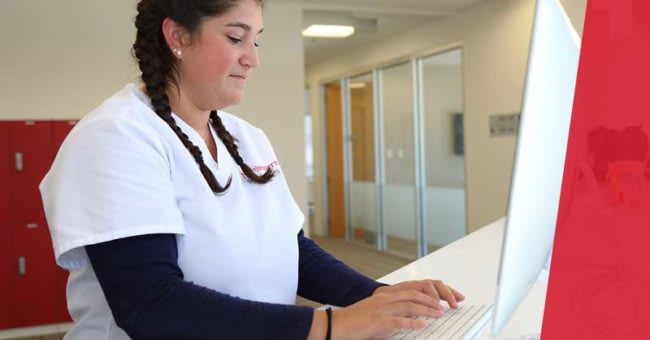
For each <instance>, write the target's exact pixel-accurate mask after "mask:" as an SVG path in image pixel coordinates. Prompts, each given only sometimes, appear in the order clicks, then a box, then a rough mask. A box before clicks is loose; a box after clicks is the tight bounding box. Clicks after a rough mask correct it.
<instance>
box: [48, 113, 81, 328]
mask: <svg viewBox="0 0 650 340" xmlns="http://www.w3.org/2000/svg"><path fill="white" fill-rule="evenodd" d="M76 123H77V121H75V120H66V121H55V122H52V124H53V126H52V128H53V137H54V141H53V143H52V147H53V150H54V152H53V155H54V156H56V154H57V153H58V151H59V148H60V147H61V144H63V141H64V140H65V137H66V136H67V135H68V133H70V130H72V128H73V127H74V126H75V124H76ZM67 283H68V272H67V271H66V270H63V269H62V268H61V267H58V266H57V268H56V310H57V311H56V315H57V321H60V322H70V321H72V318H71V317H70V314H69V313H68V304H67V300H66V286H67Z"/></svg>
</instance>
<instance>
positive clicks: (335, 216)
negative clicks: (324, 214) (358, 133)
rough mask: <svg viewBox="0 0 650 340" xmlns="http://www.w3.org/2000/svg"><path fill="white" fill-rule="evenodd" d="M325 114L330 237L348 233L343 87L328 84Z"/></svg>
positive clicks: (342, 235)
mask: <svg viewBox="0 0 650 340" xmlns="http://www.w3.org/2000/svg"><path fill="white" fill-rule="evenodd" d="M325 117H326V127H327V131H326V133H325V138H326V143H327V192H328V195H327V197H328V207H329V219H328V222H329V223H328V224H329V225H328V229H329V236H331V237H344V236H345V195H344V188H345V183H344V177H343V116H342V105H341V87H340V86H339V85H338V84H329V85H326V86H325Z"/></svg>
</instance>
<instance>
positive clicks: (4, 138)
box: [0, 122, 17, 329]
mask: <svg viewBox="0 0 650 340" xmlns="http://www.w3.org/2000/svg"><path fill="white" fill-rule="evenodd" d="M9 166H10V157H9V123H8V122H0V329H6V328H11V327H13V326H14V277H15V273H16V270H17V266H16V262H14V256H13V242H12V236H11V229H10V228H9Z"/></svg>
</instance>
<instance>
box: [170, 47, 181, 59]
mask: <svg viewBox="0 0 650 340" xmlns="http://www.w3.org/2000/svg"><path fill="white" fill-rule="evenodd" d="M172 51H174V54H175V55H176V56H177V57H178V58H180V57H181V56H182V55H183V51H181V49H180V48H173V49H172Z"/></svg>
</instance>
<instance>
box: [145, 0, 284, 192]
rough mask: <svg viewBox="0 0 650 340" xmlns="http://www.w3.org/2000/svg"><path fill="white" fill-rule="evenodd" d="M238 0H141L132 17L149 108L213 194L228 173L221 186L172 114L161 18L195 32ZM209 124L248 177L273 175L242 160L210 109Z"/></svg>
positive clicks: (172, 65) (173, 78)
mask: <svg viewBox="0 0 650 340" xmlns="http://www.w3.org/2000/svg"><path fill="white" fill-rule="evenodd" d="M241 1H243V0H141V1H140V2H139V3H138V6H137V9H138V14H137V16H136V17H135V27H136V31H137V33H136V38H135V43H134V44H133V54H134V56H135V58H136V60H137V62H138V66H139V68H140V72H141V73H142V75H141V77H142V81H143V82H144V85H145V90H146V93H147V95H148V96H149V98H150V99H151V104H152V106H153V109H154V111H155V112H156V114H157V115H158V116H159V117H160V118H161V119H162V120H164V121H165V122H166V123H167V124H168V125H169V127H170V128H171V129H172V130H173V131H174V133H176V136H178V138H179V139H180V140H181V142H182V143H183V145H185V147H186V148H187V150H188V151H189V152H190V153H191V154H192V156H193V157H194V160H195V161H196V164H197V165H198V166H199V169H200V170H201V174H203V177H204V178H205V180H206V181H207V182H208V185H210V188H211V189H212V191H213V192H214V193H215V194H220V193H223V192H225V191H226V190H228V187H230V183H231V181H232V177H231V178H229V179H228V182H227V183H226V184H225V185H223V186H222V185H221V184H220V183H219V182H218V181H217V179H216V178H215V177H214V174H213V173H212V171H210V169H209V168H208V167H207V166H206V165H205V162H204V161H203V154H202V153H201V150H200V149H199V148H198V147H197V146H196V145H194V143H192V141H190V139H189V138H188V137H187V135H186V134H185V133H184V132H183V131H182V130H181V129H180V127H178V125H176V121H175V120H174V118H173V117H172V114H171V107H170V106H169V98H168V96H167V92H166V90H167V88H168V86H172V85H178V83H177V81H178V65H177V63H176V59H175V58H174V56H173V55H172V53H171V51H170V49H169V47H168V46H167V43H166V41H165V38H164V36H163V32H162V23H163V20H164V19H165V18H170V19H172V20H174V21H175V22H176V23H178V24H179V25H181V26H182V27H183V28H185V29H186V30H187V32H189V34H190V35H195V34H197V33H198V32H199V29H200V26H201V22H202V21H203V20H204V19H205V18H208V17H217V16H220V15H224V14H225V13H226V12H228V11H229V10H230V9H231V8H233V7H234V6H236V5H237V4H238V3H239V2H241ZM256 1H257V3H259V4H260V6H262V5H263V0H256ZM210 124H212V127H213V128H214V129H215V131H216V132H217V136H218V137H219V139H221V141H222V142H223V144H224V145H225V146H226V149H227V150H228V153H230V156H232V158H233V159H234V160H235V163H237V165H238V166H239V167H240V168H241V170H242V172H243V173H244V175H246V177H248V179H249V180H251V181H252V182H255V183H267V182H269V181H270V180H271V179H273V176H274V175H275V173H274V172H273V170H272V169H271V168H268V169H267V170H266V172H265V173H264V174H262V175H258V174H256V173H255V172H254V171H253V170H252V169H251V168H250V167H249V166H248V165H247V164H246V163H244V160H243V159H242V158H241V156H240V155H239V151H238V149H237V144H236V142H237V140H236V139H235V138H234V137H233V136H232V135H231V134H230V133H229V132H228V130H226V127H225V126H224V125H223V123H222V122H221V118H220V117H219V115H218V113H217V111H216V110H213V111H211V112H210Z"/></svg>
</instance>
